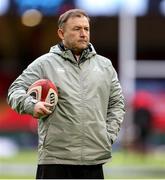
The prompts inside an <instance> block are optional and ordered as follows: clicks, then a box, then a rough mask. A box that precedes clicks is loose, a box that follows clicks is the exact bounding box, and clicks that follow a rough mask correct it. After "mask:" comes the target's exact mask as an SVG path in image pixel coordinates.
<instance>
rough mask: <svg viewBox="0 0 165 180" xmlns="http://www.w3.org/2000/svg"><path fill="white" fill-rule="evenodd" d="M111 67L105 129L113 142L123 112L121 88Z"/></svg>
mask: <svg viewBox="0 0 165 180" xmlns="http://www.w3.org/2000/svg"><path fill="white" fill-rule="evenodd" d="M112 69H113V75H112V82H111V83H112V84H111V90H110V97H109V102H108V110H107V121H106V124H107V131H108V135H109V137H110V140H111V143H113V142H114V141H115V140H116V139H117V136H118V133H119V131H120V127H121V123H122V121H123V118H124V113H125V108H124V97H123V94H122V89H121V86H120V83H119V80H118V77H117V73H116V71H115V69H114V68H113V67H112Z"/></svg>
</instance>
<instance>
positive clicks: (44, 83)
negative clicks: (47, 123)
mask: <svg viewBox="0 0 165 180" xmlns="http://www.w3.org/2000/svg"><path fill="white" fill-rule="evenodd" d="M27 94H29V95H30V96H33V98H34V99H37V100H38V101H44V102H47V103H50V104H52V105H53V107H52V108H51V109H50V110H54V108H55V106H56V104H57V102H58V90H57V87H56V85H55V84H54V83H53V82H52V81H50V80H49V79H39V80H37V81H35V82H34V83H33V84H32V85H31V86H30V87H29V89H28V91H27Z"/></svg>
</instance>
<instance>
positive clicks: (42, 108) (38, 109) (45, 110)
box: [33, 101, 53, 118]
mask: <svg viewBox="0 0 165 180" xmlns="http://www.w3.org/2000/svg"><path fill="white" fill-rule="evenodd" d="M52 106H53V105H52V104H49V103H46V102H43V101H39V102H37V103H36V104H35V105H34V113H33V117H35V118H39V117H41V116H45V115H49V114H51V113H52V111H50V110H49V108H52Z"/></svg>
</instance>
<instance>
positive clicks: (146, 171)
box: [0, 150, 165, 179]
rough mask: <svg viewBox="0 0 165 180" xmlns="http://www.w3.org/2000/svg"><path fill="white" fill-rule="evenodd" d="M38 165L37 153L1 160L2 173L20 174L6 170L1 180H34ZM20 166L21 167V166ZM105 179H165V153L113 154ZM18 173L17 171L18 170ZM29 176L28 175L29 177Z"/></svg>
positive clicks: (24, 152) (25, 153) (0, 168)
mask: <svg viewBox="0 0 165 180" xmlns="http://www.w3.org/2000/svg"><path fill="white" fill-rule="evenodd" d="M36 164H37V152H36V151H32V150H31V151H21V152H20V153H19V154H17V155H16V156H14V157H11V158H2V157H1V158H0V165H1V166H0V171H2V169H3V168H2V167H3V166H6V168H7V167H8V166H7V165H10V166H12V165H13V167H15V168H16V167H18V172H15V173H14V174H12V173H11V171H8V169H5V171H6V172H7V173H6V174H5V173H4V171H3V173H2V172H0V179H34V178H35V170H36V169H35V168H36ZM19 165H20V166H19ZM25 165H29V166H30V167H31V168H32V170H31V169H27V171H28V170H29V172H26V173H25V174H23V173H20V170H19V169H20V167H21V166H25ZM104 169H105V178H110V179H112V178H113V179H115V178H121V179H126V178H129V179H137V178H138V179H152V178H154V179H158V178H159V179H160V178H161V179H163V178H164V179H165V173H164V170H165V153H164V154H162V153H154V154H153V153H152V154H147V155H142V154H138V153H133V152H128V151H122V152H113V159H112V161H110V162H109V163H107V164H106V165H105V166H104ZM16 171H17V170H16ZM27 174H28V175H27Z"/></svg>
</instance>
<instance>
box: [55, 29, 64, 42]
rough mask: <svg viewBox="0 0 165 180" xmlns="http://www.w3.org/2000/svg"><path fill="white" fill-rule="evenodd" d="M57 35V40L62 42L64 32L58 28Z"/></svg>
mask: <svg viewBox="0 0 165 180" xmlns="http://www.w3.org/2000/svg"><path fill="white" fill-rule="evenodd" d="M57 33H58V36H59V38H60V39H61V40H64V31H63V29H61V28H59V29H58V31H57Z"/></svg>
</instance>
